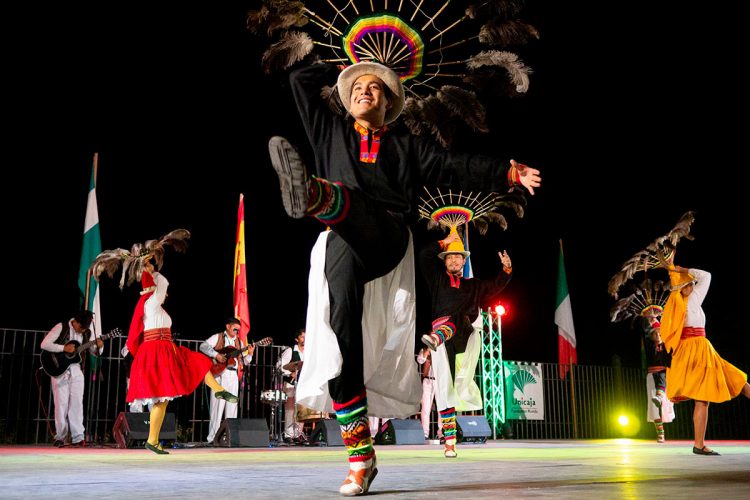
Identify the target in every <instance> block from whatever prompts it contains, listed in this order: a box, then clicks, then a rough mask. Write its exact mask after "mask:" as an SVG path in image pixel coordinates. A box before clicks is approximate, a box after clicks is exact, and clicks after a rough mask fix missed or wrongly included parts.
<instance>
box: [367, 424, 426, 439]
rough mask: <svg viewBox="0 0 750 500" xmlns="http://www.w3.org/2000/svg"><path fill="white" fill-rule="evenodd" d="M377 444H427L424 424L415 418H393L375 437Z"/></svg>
mask: <svg viewBox="0 0 750 500" xmlns="http://www.w3.org/2000/svg"><path fill="white" fill-rule="evenodd" d="M375 443H376V444H425V439H424V430H423V429H422V422H420V421H419V420H414V419H413V418H410V419H406V420H402V419H400V418H392V419H390V420H388V421H387V422H386V423H384V424H383V425H382V426H381V428H380V432H378V435H377V436H375Z"/></svg>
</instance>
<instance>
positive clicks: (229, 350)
mask: <svg viewBox="0 0 750 500" xmlns="http://www.w3.org/2000/svg"><path fill="white" fill-rule="evenodd" d="M271 342H273V339H272V338H271V337H266V338H263V339H260V340H258V341H256V342H253V343H252V344H247V345H246V346H245V347H243V348H242V349H237V348H236V347H234V346H232V345H228V346H224V347H222V348H221V349H218V350H217V351H216V352H218V353H219V354H223V355H224V357H225V358H226V361H225V362H223V363H219V362H218V361H216V359H214V360H213V361H214V364H213V366H211V375H213V376H214V377H218V376H219V375H221V374H222V373H224V370H226V369H227V366H234V365H236V364H237V360H236V359H235V358H236V357H237V356H239V355H240V354H242V353H244V352H245V351H247V350H248V349H250V348H251V347H252V346H254V345H259V346H264V345H271Z"/></svg>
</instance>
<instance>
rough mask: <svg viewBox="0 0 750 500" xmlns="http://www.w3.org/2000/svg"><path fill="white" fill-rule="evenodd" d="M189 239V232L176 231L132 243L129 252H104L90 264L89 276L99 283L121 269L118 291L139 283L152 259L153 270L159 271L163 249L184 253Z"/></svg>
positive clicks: (118, 249) (184, 230)
mask: <svg viewBox="0 0 750 500" xmlns="http://www.w3.org/2000/svg"><path fill="white" fill-rule="evenodd" d="M189 238H190V232H189V231H188V230H187V229H176V230H174V231H171V232H169V233H167V234H165V235H164V236H162V237H161V238H159V239H158V240H148V241H146V242H145V243H134V244H133V245H131V247H130V250H125V249H122V248H115V249H114V250H104V251H103V252H101V253H100V254H99V255H97V256H96V258H95V259H94V262H92V263H91V267H90V269H91V274H92V276H93V277H94V279H96V280H97V281H99V278H100V277H101V275H102V274H103V273H106V274H107V276H109V277H110V278H113V277H114V275H115V273H116V272H117V270H118V269H122V271H121V272H122V275H121V276H120V289H122V288H123V287H124V286H125V284H128V285H131V284H133V283H134V282H135V281H140V279H141V274H143V267H144V265H145V264H146V262H148V261H150V260H152V259H153V260H154V262H155V264H154V266H155V268H156V269H161V267H162V265H163V264H164V250H165V247H172V248H174V250H175V251H177V252H185V251H186V250H187V240H188V239H189Z"/></svg>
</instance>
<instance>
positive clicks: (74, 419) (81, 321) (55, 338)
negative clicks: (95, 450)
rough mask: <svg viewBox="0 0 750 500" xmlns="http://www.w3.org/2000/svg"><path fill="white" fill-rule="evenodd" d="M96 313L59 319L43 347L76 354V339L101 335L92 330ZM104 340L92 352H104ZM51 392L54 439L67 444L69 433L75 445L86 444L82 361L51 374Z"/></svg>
mask: <svg viewBox="0 0 750 500" xmlns="http://www.w3.org/2000/svg"><path fill="white" fill-rule="evenodd" d="M93 318H94V313H92V312H91V311H81V312H79V313H77V314H76V315H75V316H73V317H72V318H71V319H70V320H69V321H65V322H63V323H58V324H56V325H55V326H54V327H52V330H50V331H49V333H48V334H47V335H46V336H45V337H44V340H42V344H41V348H42V349H44V350H45V351H50V352H55V353H59V352H65V353H67V354H74V353H75V351H76V346H75V344H71V343H70V342H73V341H76V342H78V343H79V345H80V344H83V343H84V342H88V341H90V340H93V338H92V335H95V337H94V338H96V337H99V334H98V332H97V333H96V334H95V333H93V332H92V331H91V330H89V326H91V320H92V319H93ZM103 345H104V343H103V342H102V341H101V340H100V339H98V338H97V340H96V347H94V346H93V345H92V346H91V349H90V351H91V354H94V355H96V356H98V355H99V354H101V352H102V347H103ZM50 381H51V386H52V395H53V397H54V400H55V441H54V443H53V444H54V446H57V447H58V448H60V447H62V446H64V445H65V438H66V436H67V435H68V433H70V442H71V443H72V446H76V447H79V446H85V445H86V443H85V441H84V428H83V372H82V371H81V364H80V362H78V363H71V364H70V365H69V366H68V368H67V369H66V370H65V371H64V372H63V373H62V374H61V375H59V376H57V377H50Z"/></svg>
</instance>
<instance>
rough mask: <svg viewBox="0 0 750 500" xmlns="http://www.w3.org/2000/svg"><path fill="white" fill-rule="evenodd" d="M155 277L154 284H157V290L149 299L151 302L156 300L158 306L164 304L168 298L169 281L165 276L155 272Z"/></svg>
mask: <svg viewBox="0 0 750 500" xmlns="http://www.w3.org/2000/svg"><path fill="white" fill-rule="evenodd" d="M153 277H154V282H155V283H156V290H154V294H153V295H152V296H151V297H149V300H150V299H155V300H156V302H157V303H158V304H163V303H164V300H165V299H166V298H167V288H169V281H167V278H165V277H164V275H162V274H161V273H159V272H156V271H154V273H153Z"/></svg>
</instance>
